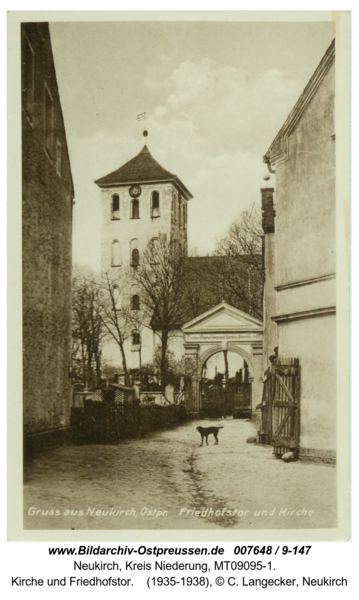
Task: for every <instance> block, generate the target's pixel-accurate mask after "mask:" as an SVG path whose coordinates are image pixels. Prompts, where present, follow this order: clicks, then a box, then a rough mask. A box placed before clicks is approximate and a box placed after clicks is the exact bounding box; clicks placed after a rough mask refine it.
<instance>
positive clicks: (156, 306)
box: [133, 234, 186, 389]
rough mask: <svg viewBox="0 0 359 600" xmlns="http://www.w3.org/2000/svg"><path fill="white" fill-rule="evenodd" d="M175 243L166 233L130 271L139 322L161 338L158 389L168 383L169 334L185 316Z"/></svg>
mask: <svg viewBox="0 0 359 600" xmlns="http://www.w3.org/2000/svg"><path fill="white" fill-rule="evenodd" d="M182 259H183V256H182V255H181V253H180V252H179V248H178V245H177V243H176V241H175V240H170V239H168V238H167V236H166V235H165V234H160V235H159V237H158V238H157V239H156V240H155V241H152V240H150V241H149V242H148V243H147V245H146V247H145V249H144V251H143V253H142V254H141V256H140V260H139V264H138V265H136V267H135V268H134V269H133V280H134V281H135V282H136V284H137V286H138V288H139V290H140V296H141V304H142V308H143V312H142V323H143V325H145V326H146V327H150V328H151V329H153V330H154V331H155V332H156V334H157V335H158V336H159V338H160V342H161V355H160V356H161V358H160V373H161V387H162V389H164V388H165V386H166V385H167V382H168V374H167V372H168V364H167V363H168V361H167V356H166V355H167V347H168V340H169V336H170V332H171V331H173V330H174V329H176V328H178V327H179V326H180V325H181V324H182V323H183V318H184V315H185V314H186V306H185V302H184V299H185V294H184V287H185V286H184V273H185V270H184V261H183V260H182Z"/></svg>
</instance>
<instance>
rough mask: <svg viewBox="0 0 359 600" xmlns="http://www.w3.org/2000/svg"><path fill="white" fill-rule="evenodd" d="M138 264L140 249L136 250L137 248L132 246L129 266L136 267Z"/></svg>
mask: <svg viewBox="0 0 359 600" xmlns="http://www.w3.org/2000/svg"><path fill="white" fill-rule="evenodd" d="M139 264H140V251H139V250H138V248H134V249H133V250H132V261H131V266H132V267H135V268H136V267H138V265H139Z"/></svg>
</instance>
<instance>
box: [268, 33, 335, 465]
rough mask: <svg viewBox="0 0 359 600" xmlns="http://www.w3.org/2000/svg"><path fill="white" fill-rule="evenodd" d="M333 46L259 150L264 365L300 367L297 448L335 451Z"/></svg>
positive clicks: (308, 451)
mask: <svg viewBox="0 0 359 600" xmlns="http://www.w3.org/2000/svg"><path fill="white" fill-rule="evenodd" d="M334 59H335V45H334V41H333V43H332V44H331V46H330V47H329V48H328V50H327V52H326V54H325V55H324V57H323V59H322V61H321V62H320V64H319V66H318V68H317V69H316V71H315V73H314V74H313V76H312V78H311V79H310V81H309V83H308V85H307V86H306V88H305V90H304V92H303V93H302V95H301V96H300V98H299V100H298V102H297V104H296V105H295V106H294V108H293V110H292V112H291V113H290V115H289V116H288V118H287V120H286V122H285V123H284V125H283V127H282V128H281V129H280V131H279V133H278V134H277V136H276V138H275V139H274V141H273V143H272V144H271V146H270V148H269V149H268V151H267V153H266V154H265V156H264V161H265V162H266V163H267V164H268V167H269V170H270V171H271V172H275V175H276V189H275V194H274V205H273V190H270V189H269V190H262V208H263V211H264V212H263V215H264V216H263V229H264V233H265V267H266V283H265V309H264V314H265V327H264V369H266V368H267V366H268V358H269V357H270V356H271V355H273V353H274V349H275V347H276V346H277V347H278V356H279V358H281V357H282V358H290V357H293V358H298V359H299V365H300V449H299V452H300V453H302V454H303V455H304V454H310V455H314V456H332V455H333V456H334V455H335V449H336V318H335V312H336V280H335V270H336V266H335V260H336V258H335V225H336V222H335V121H334V100H335V72H334Z"/></svg>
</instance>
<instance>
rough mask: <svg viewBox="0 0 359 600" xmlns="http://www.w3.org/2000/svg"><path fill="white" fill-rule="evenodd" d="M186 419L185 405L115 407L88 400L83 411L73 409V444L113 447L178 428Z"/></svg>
mask: <svg viewBox="0 0 359 600" xmlns="http://www.w3.org/2000/svg"><path fill="white" fill-rule="evenodd" d="M186 418H187V414H186V409H185V407H184V406H182V405H179V406H177V405H173V404H171V405H170V406H159V405H157V404H148V405H144V404H140V402H139V401H138V400H132V401H129V402H123V403H122V404H112V403H110V402H92V401H91V400H88V401H85V406H84V408H72V410H71V425H72V431H73V441H74V443H75V444H114V443H116V442H118V441H119V440H122V439H126V438H133V437H141V436H143V435H145V434H146V433H149V432H151V431H156V430H159V429H167V428H169V427H175V426H176V425H179V424H181V423H183V422H184V421H185V420H186Z"/></svg>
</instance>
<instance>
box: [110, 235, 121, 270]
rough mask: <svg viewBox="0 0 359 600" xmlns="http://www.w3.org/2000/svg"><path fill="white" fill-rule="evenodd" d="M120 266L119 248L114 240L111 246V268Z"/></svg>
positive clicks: (118, 243) (118, 244) (117, 242)
mask: <svg viewBox="0 0 359 600" xmlns="http://www.w3.org/2000/svg"><path fill="white" fill-rule="evenodd" d="M120 265H121V247H120V242H119V241H118V240H114V241H113V242H112V245H111V266H112V267H119V266H120Z"/></svg>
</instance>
